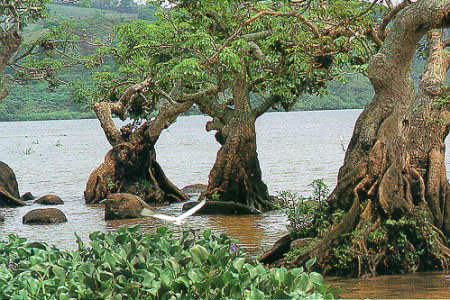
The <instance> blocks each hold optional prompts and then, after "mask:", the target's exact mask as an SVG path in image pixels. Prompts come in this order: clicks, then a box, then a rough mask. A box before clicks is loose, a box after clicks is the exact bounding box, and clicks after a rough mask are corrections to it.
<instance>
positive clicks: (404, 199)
mask: <svg viewBox="0 0 450 300" xmlns="http://www.w3.org/2000/svg"><path fill="white" fill-rule="evenodd" d="M449 13H450V1H438V0H423V1H419V2H416V3H413V4H411V5H410V6H409V7H408V8H405V9H404V10H403V11H402V12H400V13H399V14H398V16H397V18H396V19H395V20H394V23H393V26H392V28H391V29H390V31H389V34H388V36H387V38H386V39H385V41H384V43H383V46H382V47H381V49H380V51H379V52H378V53H377V54H376V55H375V56H374V57H373V58H372V60H371V62H370V64H369V78H370V80H371V83H372V85H373V86H374V89H375V96H374V99H373V100H372V102H371V103H370V104H369V105H368V106H367V107H366V109H365V110H364V111H363V113H362V114H361V116H360V117H359V118H358V120H357V122H356V125H355V129H354V132H353V136H352V139H351V141H350V144H349V146H348V150H347V152H346V155H345V160H344V164H343V166H342V167H341V169H340V170H339V175H338V182H337V186H336V188H335V189H334V191H333V192H332V194H331V195H330V197H329V203H330V207H331V211H332V213H335V212H338V211H339V210H340V211H343V212H344V214H343V217H342V218H341V220H340V221H339V222H336V223H335V224H333V225H332V226H331V228H330V229H329V231H328V232H327V233H326V234H324V235H323V236H320V237H319V238H316V239H315V240H314V242H312V243H310V244H309V246H308V247H304V248H303V250H302V251H300V254H299V255H298V256H297V257H296V258H295V259H294V260H292V261H290V262H289V263H291V264H299V263H304V262H305V261H306V260H307V259H309V258H311V257H314V256H315V257H316V258H317V260H318V266H319V267H321V269H322V270H323V271H324V272H331V273H333V272H335V270H336V268H337V267H336V262H337V261H339V260H340V259H341V258H342V257H339V252H337V251H336V249H340V250H339V251H345V253H347V255H348V254H350V255H351V257H356V258H351V259H350V258H349V260H348V261H347V267H348V268H350V269H351V268H352V267H353V270H350V271H349V272H353V273H356V272H357V274H358V275H359V276H361V275H363V274H366V273H372V274H375V273H379V272H390V271H392V269H395V270H394V272H399V271H414V270H416V269H417V268H422V269H424V268H434V267H441V268H442V267H444V268H445V267H446V266H447V265H448V263H449V259H450V251H449V249H448V248H447V246H446V242H445V239H446V237H445V236H444V234H443V233H442V231H441V230H440V226H439V222H438V223H436V224H433V223H432V222H430V220H429V213H431V214H432V216H433V218H434V219H435V220H436V217H435V216H434V209H433V205H432V204H430V203H431V202H432V201H435V200H432V201H431V202H430V199H425V196H424V197H420V195H426V194H427V191H426V185H427V183H424V177H423V176H425V174H420V172H418V170H417V161H418V160H417V159H416V158H415V157H414V155H412V153H413V149H416V146H417V144H422V143H426V141H425V139H424V138H423V131H424V129H412V127H411V118H412V116H413V113H412V111H413V110H412V108H413V106H414V103H415V101H414V100H415V91H414V86H413V82H412V79H411V76H410V74H409V70H410V65H411V62H412V59H413V56H414V53H415V51H416V49H417V46H418V43H419V41H420V39H421V38H422V36H423V35H424V34H425V33H426V32H427V31H428V30H429V29H432V28H441V27H446V26H448V25H449V19H448V15H449ZM416 130H417V133H416V135H415V136H416V137H417V138H418V139H419V141H418V142H419V143H415V142H414V141H412V140H410V139H411V136H414V135H412V133H413V132H414V131H416ZM433 139H434V138H433ZM438 140H442V137H440V138H438ZM438 144H439V146H441V143H438ZM441 150H442V149H441V148H440V149H439V151H441ZM432 152H433V151H432ZM434 152H435V151H434ZM440 153H441V152H440ZM433 155H435V154H431V156H433ZM417 157H419V156H417ZM415 161H416V162H415ZM426 170H428V171H429V172H428V175H427V176H429V175H430V174H431V173H433V172H437V173H441V171H436V170H437V169H435V168H434V166H433V165H431V164H430V165H429V166H427V168H426ZM437 177H438V176H437V175H436V178H437ZM429 178H435V177H429ZM433 180H435V179H431V180H430V184H431V182H432V181H433ZM430 186H431V185H430ZM432 188H433V187H432ZM418 196H419V197H418ZM429 196H430V197H431V196H432V195H431V194H429ZM439 218H440V217H438V219H439ZM402 222H403V223H402ZM414 224H415V225H414ZM383 226H384V227H383ZM417 230H419V231H421V235H422V237H417ZM399 238H402V239H403V240H402V245H401V246H399V244H397V243H398V242H399V241H400V239H399ZM419 241H420V243H419ZM424 241H426V242H425V244H423V243H422V242H424ZM415 242H418V243H419V244H415ZM428 242H429V243H428ZM344 243H347V244H346V245H347V247H348V248H345V247H341V246H342V245H343V244H344ZM433 244H434V246H432V245H433ZM416 247H417V249H416ZM432 247H434V248H432ZM436 247H438V248H439V249H437V248H436ZM399 248H402V249H399ZM436 249H437V250H436ZM421 251H423V252H421ZM404 252H408V253H414V254H417V256H418V257H420V261H418V262H417V265H415V264H411V265H408V263H403V264H399V262H398V261H395V259H393V257H395V256H396V255H402V253H404ZM341 261H342V260H341ZM400 263H402V262H400ZM437 264H438V266H436V265H437ZM355 269H356V270H355Z"/></svg>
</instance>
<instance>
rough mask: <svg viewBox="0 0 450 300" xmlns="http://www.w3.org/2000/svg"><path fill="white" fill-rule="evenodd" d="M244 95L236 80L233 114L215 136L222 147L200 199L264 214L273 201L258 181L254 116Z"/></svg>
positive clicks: (245, 89)
mask: <svg viewBox="0 0 450 300" xmlns="http://www.w3.org/2000/svg"><path fill="white" fill-rule="evenodd" d="M248 95H249V93H248V87H247V84H246V82H245V79H244V78H240V77H239V76H238V80H237V81H236V83H235V85H234V86H233V101H234V110H233V111H232V112H230V115H231V116H230V117H229V119H228V120H227V122H226V124H225V126H221V127H220V128H219V129H218V133H217V134H216V139H217V141H218V142H219V143H220V144H221V145H222V147H221V148H220V149H219V151H218V152H217V158H216V162H215V164H214V166H213V168H212V170H211V172H210V173H209V182H208V188H207V190H206V192H205V193H204V194H203V195H202V196H201V197H203V196H206V197H207V198H210V199H214V198H215V197H216V198H217V200H220V201H232V202H238V203H242V204H245V205H249V206H252V207H255V208H257V209H259V210H261V211H266V210H270V209H273V204H272V198H273V197H271V196H270V195H269V192H268V189H267V185H266V184H265V183H264V182H263V181H262V173H261V167H260V165H259V160H258V153H257V152H256V131H255V122H256V115H255V113H254V112H253V111H252V109H251V106H250V100H249V98H248V97H249V96H248Z"/></svg>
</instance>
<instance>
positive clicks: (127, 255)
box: [0, 226, 338, 299]
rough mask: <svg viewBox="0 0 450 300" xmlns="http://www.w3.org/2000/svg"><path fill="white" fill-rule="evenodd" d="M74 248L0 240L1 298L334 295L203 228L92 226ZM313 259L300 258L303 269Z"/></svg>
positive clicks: (312, 276) (314, 276) (318, 281)
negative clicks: (144, 230) (103, 229)
mask: <svg viewBox="0 0 450 300" xmlns="http://www.w3.org/2000/svg"><path fill="white" fill-rule="evenodd" d="M77 244H78V250H74V251H73V250H61V249H58V248H57V247H55V246H49V245H47V244H45V243H37V242H34V243H29V242H27V241H26V239H24V238H21V237H18V236H17V235H10V236H9V237H8V240H7V241H4V242H0V298H1V299H71V298H76V299H181V298H185V299H200V298H203V299H212V298H251V299H256V298H257V299H263V298H283V299H285V298H292V299H299V298H314V299H317V298H334V297H336V296H338V289H337V288H336V287H329V286H328V285H325V284H324V283H323V278H322V276H321V275H320V274H318V273H315V272H309V271H305V270H304V268H303V267H300V268H295V269H291V270H287V269H285V268H283V267H281V268H268V267H266V266H264V265H262V264H260V263H258V262H256V261H254V260H249V259H247V258H245V257H244V253H243V252H242V251H241V250H240V249H239V248H238V247H236V245H235V241H233V240H232V239H229V238H228V237H227V236H225V235H221V236H215V235H213V234H212V233H211V231H209V230H207V231H205V232H203V234H201V235H199V234H198V233H197V232H195V231H193V230H186V231H184V232H183V233H182V235H181V237H178V238H174V237H173V233H172V232H171V231H169V230H168V229H167V228H165V227H160V228H158V229H157V231H156V233H154V234H147V235H143V234H140V233H138V227H137V226H136V227H131V228H127V229H126V228H120V229H118V230H117V232H116V233H112V232H108V233H100V232H93V233H91V234H90V246H86V245H85V244H84V243H83V241H82V240H81V239H80V238H79V237H78V236H77ZM312 264H314V260H311V261H309V262H308V263H307V264H306V270H309V268H310V267H311V266H312Z"/></svg>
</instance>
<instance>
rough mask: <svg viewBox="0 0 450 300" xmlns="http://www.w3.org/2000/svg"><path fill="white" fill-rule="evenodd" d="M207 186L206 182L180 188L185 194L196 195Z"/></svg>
mask: <svg viewBox="0 0 450 300" xmlns="http://www.w3.org/2000/svg"><path fill="white" fill-rule="evenodd" d="M207 188H208V186H207V185H206V184H201V183H197V184H191V185H187V186H185V187H184V188H182V189H181V191H182V192H183V193H185V194H186V195H197V194H201V193H203V192H204V191H206V189H207Z"/></svg>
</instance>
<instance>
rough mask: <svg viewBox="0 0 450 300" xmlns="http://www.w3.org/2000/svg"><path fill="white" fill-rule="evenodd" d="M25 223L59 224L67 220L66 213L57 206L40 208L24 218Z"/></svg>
mask: <svg viewBox="0 0 450 300" xmlns="http://www.w3.org/2000/svg"><path fill="white" fill-rule="evenodd" d="M22 221H23V224H58V223H64V222H67V218H66V215H65V214H64V213H63V212H62V211H61V210H59V209H57V208H38V209H34V210H32V211H29V212H28V213H27V214H26V215H25V216H23V218H22Z"/></svg>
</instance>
